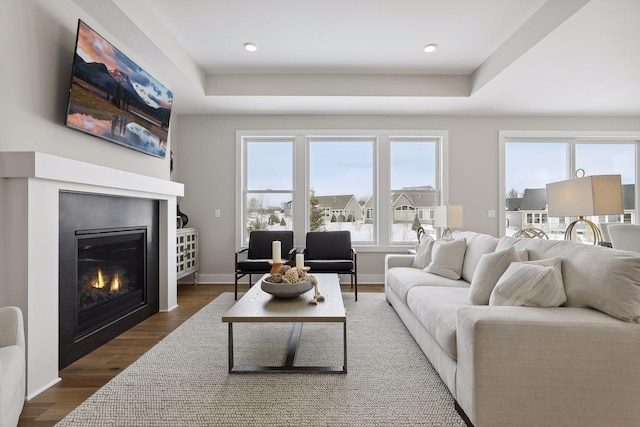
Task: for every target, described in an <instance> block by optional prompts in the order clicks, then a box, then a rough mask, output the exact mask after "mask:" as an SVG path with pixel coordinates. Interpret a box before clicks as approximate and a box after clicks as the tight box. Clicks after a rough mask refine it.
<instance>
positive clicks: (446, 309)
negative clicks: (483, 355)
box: [407, 286, 471, 360]
mask: <svg viewBox="0 0 640 427" xmlns="http://www.w3.org/2000/svg"><path fill="white" fill-rule="evenodd" d="M407 301H408V305H409V309H410V310H411V312H412V313H413V314H414V315H415V316H416V318H417V319H418V321H419V322H420V323H421V324H422V326H424V328H425V329H426V330H427V332H429V334H430V335H431V336H432V337H433V338H434V339H435V340H436V341H437V342H438V344H440V347H442V349H443V350H444V351H445V352H446V353H447V354H448V355H449V356H450V357H451V358H453V359H454V360H456V359H457V357H458V352H457V348H456V328H457V322H458V321H457V317H458V309H460V308H461V307H467V306H469V305H471V302H470V301H469V292H468V290H467V289H465V288H442V287H437V286H435V287H434V286H420V287H414V288H412V289H411V290H410V291H409V294H408V296H407Z"/></svg>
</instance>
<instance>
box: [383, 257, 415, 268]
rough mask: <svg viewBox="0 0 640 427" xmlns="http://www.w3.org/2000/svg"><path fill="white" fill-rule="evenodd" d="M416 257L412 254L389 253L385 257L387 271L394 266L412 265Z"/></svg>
mask: <svg viewBox="0 0 640 427" xmlns="http://www.w3.org/2000/svg"><path fill="white" fill-rule="evenodd" d="M415 257H416V256H415V255H410V254H387V255H385V257H384V267H385V271H386V270H388V269H390V268H393V267H411V265H412V264H413V259H414V258H415Z"/></svg>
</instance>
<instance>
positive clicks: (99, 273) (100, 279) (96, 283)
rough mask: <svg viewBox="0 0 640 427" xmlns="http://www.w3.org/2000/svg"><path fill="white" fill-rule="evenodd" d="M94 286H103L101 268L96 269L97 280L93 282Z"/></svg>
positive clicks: (100, 287) (99, 287)
mask: <svg viewBox="0 0 640 427" xmlns="http://www.w3.org/2000/svg"><path fill="white" fill-rule="evenodd" d="M93 287H94V288H98V289H102V288H104V279H103V278H102V270H100V269H98V281H97V282H95V283H94V284H93Z"/></svg>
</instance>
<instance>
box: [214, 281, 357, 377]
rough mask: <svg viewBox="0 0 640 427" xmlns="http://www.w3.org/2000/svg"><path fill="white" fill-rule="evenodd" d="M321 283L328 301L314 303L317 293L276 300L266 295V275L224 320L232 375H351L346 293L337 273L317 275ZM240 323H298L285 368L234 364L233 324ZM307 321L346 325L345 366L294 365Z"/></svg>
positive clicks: (290, 343)
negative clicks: (349, 370) (348, 371)
mask: <svg viewBox="0 0 640 427" xmlns="http://www.w3.org/2000/svg"><path fill="white" fill-rule="evenodd" d="M313 276H314V277H315V278H316V279H317V280H318V291H319V292H320V294H321V295H323V296H324V297H325V301H324V302H318V304H317V305H314V304H310V301H311V299H312V298H313V296H314V291H313V289H311V290H310V291H308V292H306V293H304V294H302V295H300V296H299V297H296V298H291V299H282V298H276V297H273V296H272V295H270V294H268V293H266V292H264V291H263V290H262V289H261V287H260V285H261V282H262V279H264V278H265V277H268V274H265V275H264V276H263V277H262V278H261V279H260V280H259V281H258V282H257V283H256V284H255V285H253V286H252V287H251V288H250V289H249V291H248V292H247V293H245V294H244V295H243V296H242V298H240V300H238V302H236V303H235V305H234V306H233V307H231V308H230V309H229V310H228V311H227V312H226V313H225V314H224V315H223V316H222V321H223V322H226V323H228V324H229V372H230V373H238V372H325V373H331V372H339V373H345V374H346V373H347V315H346V312H345V309H344V304H343V302H342V291H341V289H340V281H339V279H338V275H337V274H333V273H326V274H314V275H313ZM237 322H253V323H264V322H280V323H295V326H294V329H293V333H292V334H291V340H290V342H289V347H288V352H287V357H286V359H285V362H284V364H283V365H282V366H252V365H239V366H236V365H235V364H234V361H233V324H234V323H237ZM305 322H335V323H342V324H343V350H344V356H343V357H344V359H343V365H342V366H298V365H294V362H295V357H296V352H297V349H298V343H299V342H300V334H301V333H302V324H303V323H305Z"/></svg>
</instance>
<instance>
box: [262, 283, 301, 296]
mask: <svg viewBox="0 0 640 427" xmlns="http://www.w3.org/2000/svg"><path fill="white" fill-rule="evenodd" d="M260 287H261V288H262V290H263V291H265V292H266V293H268V294H271V295H273V296H274V297H278V298H295V297H297V296H298V295H302V294H304V293H305V292H307V291H309V290H311V289H312V288H313V285H312V284H311V282H310V281H304V282H298V283H271V282H267V281H266V280H263V281H262V283H261V284H260Z"/></svg>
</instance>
